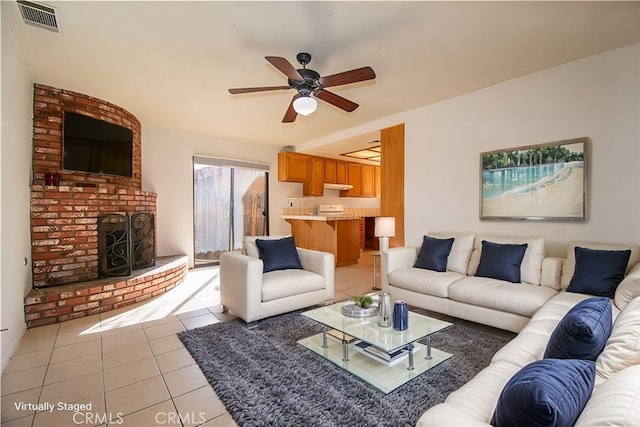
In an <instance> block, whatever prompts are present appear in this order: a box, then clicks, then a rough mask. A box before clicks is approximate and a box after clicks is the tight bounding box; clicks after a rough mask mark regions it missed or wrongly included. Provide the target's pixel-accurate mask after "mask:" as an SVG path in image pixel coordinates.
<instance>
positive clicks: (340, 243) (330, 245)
mask: <svg viewBox="0 0 640 427" xmlns="http://www.w3.org/2000/svg"><path fill="white" fill-rule="evenodd" d="M282 219H284V220H285V221H287V222H288V223H289V224H291V235H292V236H293V238H294V239H295V241H296V246H299V247H301V248H306V249H314V250H318V251H323V252H329V253H332V254H333V256H334V257H335V265H336V267H340V266H344V265H350V264H356V263H357V262H358V258H359V257H360V217H359V216H357V215H322V214H319V215H282Z"/></svg>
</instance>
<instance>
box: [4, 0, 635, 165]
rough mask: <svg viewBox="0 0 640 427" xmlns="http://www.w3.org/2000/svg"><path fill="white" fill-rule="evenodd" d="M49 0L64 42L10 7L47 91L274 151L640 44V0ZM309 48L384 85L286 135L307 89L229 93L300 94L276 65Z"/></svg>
mask: <svg viewBox="0 0 640 427" xmlns="http://www.w3.org/2000/svg"><path fill="white" fill-rule="evenodd" d="M44 3H45V4H47V5H49V6H52V7H54V8H55V9H56V10H57V14H58V19H59V23H60V27H61V31H60V33H55V32H51V31H48V30H44V29H41V28H37V27H34V26H30V25H26V24H25V23H24V22H23V21H22V19H21V17H20V15H19V12H18V8H17V5H16V3H15V2H13V1H2V2H1V8H2V10H1V11H2V18H3V21H2V25H3V26H4V25H9V27H10V30H11V32H12V33H13V35H14V37H15V40H16V43H17V45H18V48H19V49H20V51H21V53H22V55H23V57H24V60H25V62H26V64H27V67H28V69H29V71H30V73H31V76H32V78H33V80H34V81H35V82H37V83H42V84H46V85H51V86H54V87H58V88H63V89H68V90H72V91H76V92H81V93H84V94H87V95H91V96H94V97H97V98H100V99H103V100H106V101H109V102H112V103H114V104H116V105H119V106H121V107H123V108H125V109H127V110H128V111H130V112H131V113H132V114H134V115H135V116H137V117H138V119H140V121H141V122H142V123H143V125H145V126H159V127H165V128H171V129H177V130H183V131H188V132H193V133H198V134H204V135H210V136H213V137H216V138H220V139H221V140H223V141H227V142H229V141H236V140H237V141H249V142H254V143H260V144H268V145H273V146H286V145H296V144H299V143H302V142H305V141H309V140H312V139H316V138H321V137H325V136H328V135H331V134H333V133H336V132H339V131H341V130H344V129H349V128H352V127H355V126H358V125H362V124H364V123H367V122H370V121H373V120H376V119H380V118H383V117H386V116H390V115H393V114H395V113H399V112H402V111H406V110H410V109H413V108H416V107H420V106H424V105H428V104H431V103H435V102H438V101H441V100H444V99H448V98H452V97H456V96H459V95H462V94H465V93H468V92H471V91H474V90H478V89H480V88H483V87H487V86H490V85H494V84H496V83H499V82H502V81H505V80H509V79H512V78H515V77H518V76H522V75H525V74H529V73H533V72H536V71H539V70H542V69H545V68H549V67H553V66H556V65H559V64H562V63H566V62H569V61H573V60H576V59H579V58H582V57H586V56H590V55H594V54H597V53H600V52H603V51H606V50H610V49H614V48H618V47H622V46H625V45H628V44H632V43H636V42H639V41H640V2H609V1H604V2H420V1H412V2H383V1H377V2H359V1H353V2H339V1H338V2H323V1H313V2H312V1H308V2H304V1H289V2H286V1H285V2H263V1H260V2H245V1H231V2H215V1H208V2H205V1H195V2H186V1H184V2H180V1H175V2H165V1H155V2H154V1H138V2H126V1H82V2H73V1H66V2H64V1H62V2H61V1H46V2H44ZM302 51H304V52H308V53H310V54H311V55H312V61H311V63H310V64H309V65H308V66H307V67H308V68H312V69H314V70H316V71H318V72H319V73H320V74H321V75H329V74H334V73H338V72H342V71H346V70H351V69H354V68H359V67H363V66H371V67H372V68H373V69H374V70H375V72H376V74H377V78H376V79H375V80H374V81H367V82H361V83H354V84H350V85H344V86H336V87H334V88H332V91H333V92H334V93H336V94H338V95H340V96H342V97H345V98H348V99H350V100H352V101H354V102H356V103H358V104H360V107H359V108H358V109H357V110H355V111H354V112H352V113H346V112H344V111H342V110H340V109H338V108H336V107H333V106H332V105H330V104H327V103H325V102H323V101H319V102H318V104H319V105H318V109H317V111H316V112H315V113H313V114H311V115H310V116H307V117H303V116H298V118H297V119H296V121H295V122H294V123H286V124H285V123H281V120H282V117H283V115H284V113H285V110H286V109H287V106H288V105H289V102H290V100H291V97H292V96H293V95H294V92H295V91H293V90H286V91H274V92H261V93H257V94H245V95H231V94H229V93H228V91H227V89H228V88H232V87H247V86H249V87H253V86H280V85H286V84H287V81H286V77H285V76H284V75H283V74H282V73H280V72H279V71H278V70H277V69H276V68H275V67H274V66H273V65H271V64H269V63H268V62H267V61H266V60H265V59H264V57H265V56H281V57H284V58H287V59H288V60H289V61H290V62H291V63H292V64H294V65H296V66H297V65H298V64H297V62H296V60H295V57H296V54H297V53H298V52H302ZM370 137H371V135H366V136H364V140H366V139H368V138H370ZM364 140H363V141H364ZM352 142H353V141H352ZM365 142H366V141H365ZM363 143H364V142H363ZM338 150H339V149H338ZM318 154H326V155H330V153H318Z"/></svg>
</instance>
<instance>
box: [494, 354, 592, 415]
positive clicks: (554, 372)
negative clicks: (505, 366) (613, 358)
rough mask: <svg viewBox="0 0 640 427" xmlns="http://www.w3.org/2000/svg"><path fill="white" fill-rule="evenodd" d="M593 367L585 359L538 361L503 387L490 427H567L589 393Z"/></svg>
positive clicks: (523, 369)
mask: <svg viewBox="0 0 640 427" xmlns="http://www.w3.org/2000/svg"><path fill="white" fill-rule="evenodd" d="M594 377H595V364H594V363H593V362H591V361H587V360H562V359H543V360H538V361H535V362H533V363H530V364H529V365H527V366H525V367H524V368H522V369H521V370H520V371H518V373H516V374H515V375H514V376H513V377H512V378H511V379H510V380H509V381H508V382H507V384H506V385H505V387H504V389H503V390H502V392H501V393H500V397H499V398H498V404H497V406H496V409H495V412H494V414H493V417H492V419H491V424H492V425H494V426H496V427H501V426H525V425H535V426H550V427H551V426H553V427H571V426H573V424H574V423H575V421H576V419H577V418H578V416H579V415H580V413H581V412H582V409H583V408H584V406H585V405H586V403H587V400H589V397H590V396H591V392H592V390H593V384H594Z"/></svg>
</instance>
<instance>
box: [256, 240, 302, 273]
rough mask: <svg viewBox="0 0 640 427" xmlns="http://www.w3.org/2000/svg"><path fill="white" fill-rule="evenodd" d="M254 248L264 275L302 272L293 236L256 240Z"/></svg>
mask: <svg viewBox="0 0 640 427" xmlns="http://www.w3.org/2000/svg"><path fill="white" fill-rule="evenodd" d="M256 246H257V247H258V253H259V256H260V259H261V260H262V265H263V267H262V271H263V272H264V273H268V272H269V271H274V270H289V269H298V270H302V264H300V258H298V251H297V249H296V243H295V241H294V240H293V236H289V237H284V238H282V239H274V240H265V239H256Z"/></svg>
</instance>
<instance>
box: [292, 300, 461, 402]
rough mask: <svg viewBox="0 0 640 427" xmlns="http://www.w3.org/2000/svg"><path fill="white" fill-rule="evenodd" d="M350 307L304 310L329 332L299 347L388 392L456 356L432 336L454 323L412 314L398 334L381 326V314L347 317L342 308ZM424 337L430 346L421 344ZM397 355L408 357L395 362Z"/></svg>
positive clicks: (325, 331) (301, 342) (302, 341)
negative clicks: (437, 345) (438, 345)
mask: <svg viewBox="0 0 640 427" xmlns="http://www.w3.org/2000/svg"><path fill="white" fill-rule="evenodd" d="M345 304H350V301H345V302H339V303H336V304H332V305H328V306H324V307H320V308H316V309H313V310H309V311H305V312H303V313H302V315H303V316H305V317H308V318H309V319H312V320H315V321H316V322H319V323H321V324H323V325H324V326H325V328H324V330H323V331H322V332H321V333H319V334H316V335H313V336H310V337H308V338H304V339H302V340H300V341H298V344H301V345H303V346H305V347H306V348H308V349H309V350H311V351H313V352H314V353H317V354H318V355H320V356H322V357H323V358H325V359H327V360H329V361H330V362H332V363H334V364H335V365H337V366H339V367H341V368H342V369H344V370H346V371H348V372H350V373H351V374H353V375H355V376H357V377H358V378H360V379H362V380H363V381H365V382H367V383H369V384H371V385H372V386H374V387H375V388H377V389H378V390H380V391H382V392H383V393H385V394H386V393H390V392H392V391H393V390H395V389H396V388H398V387H400V386H401V385H403V384H405V383H407V382H408V381H411V380H412V379H414V378H416V377H417V376H418V375H420V374H422V373H423V372H425V371H428V370H429V369H431V368H433V367H434V366H436V365H438V364H440V363H442V362H444V361H445V360H447V359H449V358H450V357H451V356H452V355H451V354H450V353H446V352H444V351H441V350H438V349H435V348H432V347H431V335H432V334H434V333H435V332H438V331H441V330H442V329H445V328H447V327H449V326H451V323H449V322H444V321H442V320H437V319H432V318H430V317H427V316H423V315H421V314H418V313H413V312H409V328H408V329H407V330H405V331H395V330H394V329H393V328H392V327H386V328H385V327H380V326H378V317H377V316H372V317H348V316H345V315H343V314H342V306H343V305H345ZM423 339H424V344H423V343H419V342H418V340H423ZM369 346H373V348H370V347H369ZM369 350H370V351H369ZM397 352H403V353H404V354H403V355H400V356H399V357H397V358H395V359H394V360H393V361H390V360H389V359H391V355H395V354H398V353H397ZM372 353H373V355H372Z"/></svg>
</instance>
